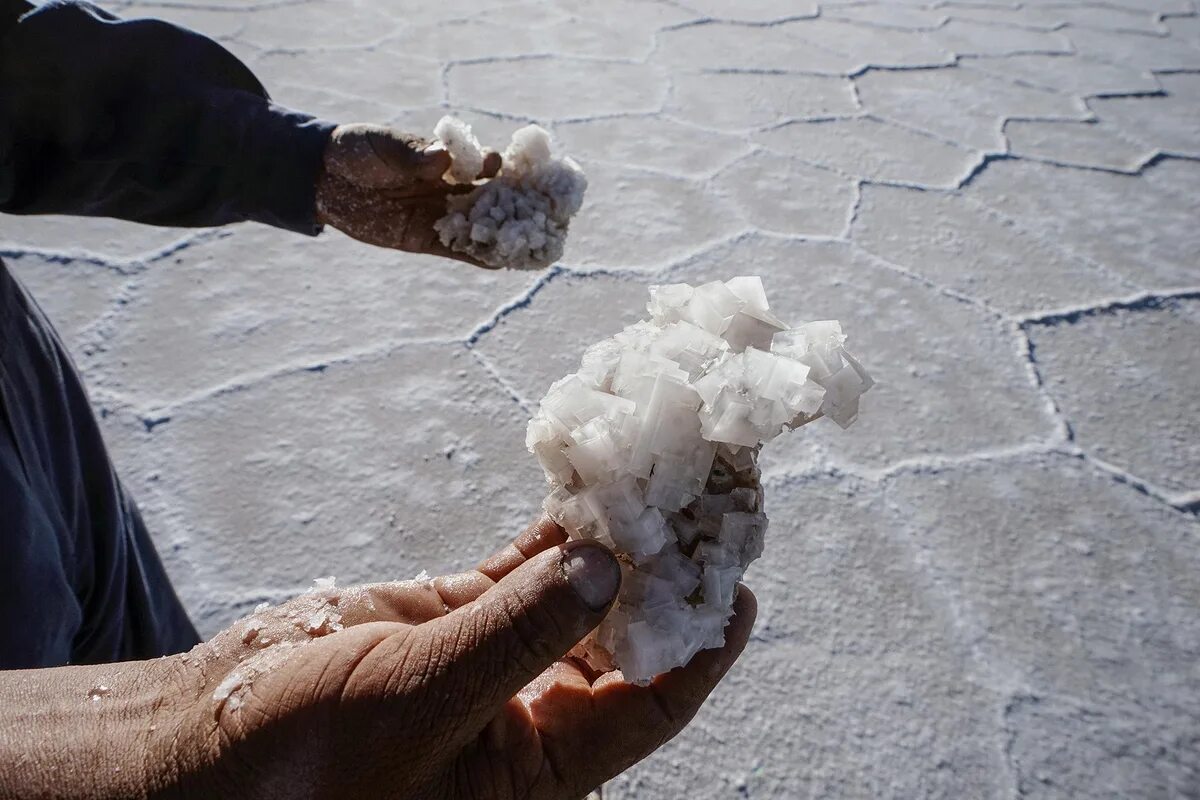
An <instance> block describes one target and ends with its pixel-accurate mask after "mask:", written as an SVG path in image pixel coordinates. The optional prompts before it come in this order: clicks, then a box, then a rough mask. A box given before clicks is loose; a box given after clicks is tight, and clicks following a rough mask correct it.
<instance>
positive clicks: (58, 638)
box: [0, 0, 333, 668]
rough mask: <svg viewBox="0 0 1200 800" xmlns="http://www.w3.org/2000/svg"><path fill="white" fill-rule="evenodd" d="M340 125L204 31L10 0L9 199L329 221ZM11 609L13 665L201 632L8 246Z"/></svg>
mask: <svg viewBox="0 0 1200 800" xmlns="http://www.w3.org/2000/svg"><path fill="white" fill-rule="evenodd" d="M332 129H333V125H332V124H330V123H327V122H322V121H319V120H315V119H313V118H312V117H309V116H306V115H303V114H299V113H296V112H293V111H289V110H288V109H285V108H281V107H279V106H276V105H273V104H272V103H271V102H270V99H269V97H268V96H267V93H266V91H265V90H264V89H263V87H262V85H261V84H260V83H259V82H258V80H257V79H256V78H255V77H254V75H253V74H252V73H251V72H250V70H249V69H247V68H246V67H245V65H243V64H242V63H241V62H240V61H238V59H237V58H235V57H234V56H233V55H231V54H230V53H229V52H228V51H226V50H225V49H224V48H222V47H221V46H220V45H218V44H216V43H215V42H213V41H211V40H209V39H207V38H205V37H203V36H200V35H199V34H196V33H193V32H191V31H188V30H185V29H183V28H180V27H177V26H175V25H171V24H169V23H166V22H162V21H158V20H127V21H123V20H120V19H118V18H116V17H114V16H113V15H112V14H109V13H108V12H105V11H103V10H101V9H99V8H96V7H95V6H92V5H89V4H87V3H82V2H61V1H60V0H54V2H50V3H47V4H45V5H41V6H36V7H35V6H32V5H30V4H29V3H26V2H24V1H23V0H0V212H5V213H10V214H50V213H54V214H79V215H90V216H107V217H118V218H121V219H128V220H134V221H137V222H144V223H149V224H158V225H183V226H208V225H221V224H225V223H230V222H240V221H245V220H252V221H257V222H263V223H267V224H270V225H275V226H278V227H282V228H287V229H289V230H293V231H297V232H301V233H306V234H315V233H317V232H318V231H319V226H318V225H316V223H315V220H314V214H315V212H314V192H315V186H316V177H317V172H318V170H319V169H320V165H321V159H322V155H323V152H324V149H325V145H326V142H327V141H328V137H329V133H330V131H331V130H332ZM69 230H70V229H69V228H66V229H64V236H68V235H69ZM0 616H2V617H3V619H4V620H5V622H4V624H0V668H16V667H42V666H54V665H60V664H67V663H87V662H103V661H116V660H123V659H132V658H149V657H153V656H158V655H163V654H167V653H172V652H178V651H180V650H185V649H187V648H189V647H191V646H192V645H193V644H195V643H196V642H197V641H198V638H197V636H196V631H195V629H194V628H193V627H192V625H191V623H190V622H189V621H188V618H187V615H186V613H185V612H184V610H183V608H182V606H181V605H180V603H179V600H178V599H177V598H176V596H175V593H174V590H173V589H172V588H171V585H170V583H169V581H168V580H167V577H166V574H165V573H164V572H163V568H162V565H161V563H160V561H159V559H158V556H157V554H156V553H155V551H154V547H153V545H152V544H151V542H150V539H149V537H148V536H147V533H146V529H145V526H144V525H143V524H142V520H141V517H140V515H139V514H138V511H137V508H136V507H135V505H134V504H133V501H132V500H131V499H130V498H129V495H128V494H127V493H126V491H125V490H124V488H123V487H122V486H121V483H120V481H119V480H118V478H117V476H116V474H115V472H114V470H113V467H112V463H111V462H110V460H109V458H108V454H107V451H106V450H105V447H104V443H103V441H102V439H101V436H100V430H99V427H98V425H97V423H96V420H95V419H94V417H93V416H92V411H91V408H90V406H89V404H88V399H87V395H86V393H85V391H84V389H83V386H82V384H81V382H80V380H79V377H78V375H77V374H76V371H75V369H74V367H73V366H72V364H71V360H70V358H69V356H68V355H67V353H66V350H65V348H64V347H63V344H62V342H61V341H60V339H59V338H58V336H57V334H56V333H55V332H54V329H53V327H52V326H51V324H50V322H49V321H48V320H47V319H46V317H45V316H44V315H43V314H42V312H41V310H40V309H39V308H38V307H37V305H36V303H35V302H34V301H33V299H32V298H31V297H30V296H29V295H28V293H27V292H25V291H24V290H23V289H22V287H21V286H20V285H19V284H18V283H17V281H16V280H15V278H14V277H13V276H12V275H11V274H10V273H9V272H8V270H7V268H6V267H4V266H3V264H2V263H0Z"/></svg>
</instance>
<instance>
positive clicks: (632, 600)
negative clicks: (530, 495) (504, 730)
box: [526, 276, 873, 683]
mask: <svg viewBox="0 0 1200 800" xmlns="http://www.w3.org/2000/svg"><path fill="white" fill-rule="evenodd" d="M647 310H648V311H649V313H650V315H651V318H650V319H649V320H644V321H642V322H638V323H634V324H633V325H630V326H628V327H626V328H625V329H624V330H622V331H621V332H619V333H617V334H616V335H614V336H613V337H611V338H609V339H605V340H603V341H601V342H597V343H596V344H594V345H592V346H591V347H589V348H588V349H587V351H586V352H585V353H584V355H583V359H582V363H581V366H580V369H579V372H577V373H575V374H572V375H568V376H567V377H566V378H563V379H562V380H560V381H557V382H556V383H555V384H554V385H553V386H551V387H550V389H549V390H548V391H547V392H546V395H545V397H543V398H542V401H541V404H540V406H539V408H538V412H537V414H536V415H535V417H534V418H533V419H532V420H531V421H530V423H529V428H528V431H527V436H526V446H527V447H528V448H529V450H530V451H531V452H532V453H534V454H535V455H536V456H537V458H538V461H539V462H540V463H541V465H542V468H543V470H544V472H545V474H546V479H547V481H548V482H549V484H550V487H551V488H550V492H549V494H548V495H547V496H546V499H545V501H544V503H543V506H544V508H545V510H546V513H547V514H549V515H550V517H551V518H553V519H554V520H555V521H556V522H558V523H559V524H560V525H562V526H563V527H564V528H565V529H566V530H567V533H568V534H569V535H570V536H571V537H572V538H575V539H579V538H592V539H596V540H597V541H600V542H601V543H603V544H604V545H606V546H607V547H610V548H612V549H613V550H614V551H615V552H616V553H617V556H618V559H619V560H620V561H621V562H622V572H623V575H624V581H623V583H622V587H621V592H620V595H619V597H618V599H617V602H616V604H615V605H614V606H613V608H612V610H611V611H610V612H609V614H608V616H607V617H606V618H605V620H604V621H603V622H602V623H601V624H600V626H599V627H598V628H597V629H596V630H595V631H593V633H592V634H591V635H590V636H589V637H588V638H587V639H585V640H584V641H583V642H582V643H581V644H580V646H579V648H578V650H577V655H578V656H580V657H581V658H584V659H585V660H587V661H588V663H589V664H591V665H592V666H593V667H594V668H596V669H612V668H620V669H621V671H622V672H623V673H624V675H625V678H626V679H627V680H630V681H634V682H637V683H645V682H647V681H649V680H650V679H651V678H653V677H654V676H655V675H657V674H659V673H661V672H664V671H666V670H669V669H671V668H672V667H676V666H679V665H681V664H684V663H687V661H689V660H690V659H691V658H692V656H694V655H695V654H696V653H697V652H698V651H699V650H701V649H704V648H709V647H719V646H721V644H723V643H724V641H725V639H724V628H725V624H726V622H728V620H729V617H730V615H731V614H732V613H733V612H732V604H733V596H734V592H735V587H736V586H737V582H738V580H740V579H741V577H742V575H743V573H744V572H745V570H746V568H747V567H748V566H749V565H750V563H751V562H752V561H754V560H755V559H757V558H758V557H759V556H760V555H761V554H762V550H763V536H764V534H765V532H766V528H767V517H766V515H765V514H764V513H763V511H762V508H763V492H762V485H761V482H760V478H759V471H758V453H759V449H760V448H761V445H762V443H763V442H766V441H770V440H771V439H773V438H775V437H776V436H778V435H779V434H780V433H782V432H783V431H784V430H787V429H790V428H795V427H799V426H800V425H804V424H806V423H808V422H811V421H813V420H815V419H817V418H819V417H821V416H828V417H830V418H831V419H833V420H834V421H835V422H837V423H838V424H840V425H842V426H843V427H845V426H846V425H849V424H850V423H851V422H853V421H854V419H855V417H856V416H857V414H858V406H859V397H860V396H861V395H862V394H863V393H864V392H866V391H867V390H868V389H870V388H871V386H872V385H873V382H872V380H871V378H870V376H869V375H868V374H867V372H866V371H865V370H864V369H863V368H862V365H860V364H859V363H858V361H857V360H855V359H854V357H853V356H851V355H850V354H849V353H847V352H846V351H845V348H844V343H845V336H844V335H843V334H842V329H841V326H840V324H838V323H837V322H836V321H822V322H812V323H807V324H805V325H801V326H799V327H796V328H789V327H788V326H787V325H786V324H784V323H783V322H781V321H779V319H778V318H777V317H776V316H775V315H774V314H773V313H772V312H771V310H770V308H769V306H768V305H767V297H766V292H765V291H764V290H763V287H762V282H761V280H760V279H758V278H756V277H752V276H740V277H737V278H733V279H731V280H729V281H726V282H724V283H722V282H720V281H713V282H710V283H706V284H704V285H702V286H699V287H692V286H689V285H688V284H683V283H679V284H670V285H666V286H653V287H651V288H650V302H649V303H648V304H647Z"/></svg>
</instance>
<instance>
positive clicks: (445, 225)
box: [433, 117, 587, 269]
mask: <svg viewBox="0 0 1200 800" xmlns="http://www.w3.org/2000/svg"><path fill="white" fill-rule="evenodd" d="M435 133H436V134H437V135H438V137H439V138H441V139H442V140H443V141H444V142H445V143H446V147H447V149H448V150H449V151H450V153H451V156H452V158H453V159H454V161H453V163H452V166H451V170H450V172H449V173H447V175H448V177H449V178H451V179H453V180H454V181H457V182H459V183H469V182H470V181H472V180H474V178H475V177H476V176H477V175H478V173H479V170H480V169H481V168H482V166H483V159H484V155H483V151H482V148H480V146H479V142H478V141H476V140H475V139H474V136H473V135H472V134H471V133H470V128H469V126H466V125H465V124H464V123H462V122H460V121H458V120H455V119H453V118H451V117H445V118H443V119H442V121H441V122H439V123H438V128H437V130H436V131H435ZM471 169H473V170H474V171H473V172H470V173H469V175H470V177H467V175H468V172H469V170H471ZM586 190H587V178H586V177H585V176H584V174H583V170H582V169H581V168H580V167H579V164H577V163H576V162H575V161H574V160H572V159H570V158H558V157H556V156H554V155H553V154H552V152H551V146H550V134H549V133H547V132H546V130H544V129H543V128H541V127H539V126H537V125H528V126H526V127H524V128H521V129H519V130H517V131H516V132H515V133H513V136H512V140H511V141H510V142H509V145H508V148H507V149H506V150H505V151H504V153H503V155H502V157H501V167H500V172H499V173H498V174H497V175H496V176H495V177H493V178H490V179H488V180H486V181H484V182H482V183H479V184H478V185H477V186H476V187H475V188H474V189H473V190H472V191H470V192H469V193H467V194H451V195H449V196H448V197H447V199H446V214H445V216H443V217H442V218H441V219H439V220H437V222H435V223H434V226H433V227H434V230H435V231H436V232H437V234H438V238H439V239H440V241H441V242H442V244H444V245H446V246H447V247H449V248H450V249H451V250H454V251H455V252H460V253H465V254H467V255H469V256H471V257H472V258H475V259H477V260H479V261H481V262H483V263H485V264H488V265H489V266H494V267H507V268H509V269H541V268H543V267H547V266H550V265H551V264H553V263H554V262H555V261H558V260H559V259H560V258H561V257H562V254H563V248H564V247H565V244H566V237H567V230H568V228H569V225H570V221H571V217H573V216H574V215H575V214H576V213H577V212H578V211H579V209H580V207H581V206H582V205H583V195H584V192H585V191H586Z"/></svg>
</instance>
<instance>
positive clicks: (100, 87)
mask: <svg viewBox="0 0 1200 800" xmlns="http://www.w3.org/2000/svg"><path fill="white" fill-rule="evenodd" d="M0 15H7V16H6V17H5V18H0V212H6V213H10V214H78V215H84V216H101V217H119V218H121V219H128V220H133V221H136V222H144V223H149V224H152V225H182V226H207V225H222V224H225V223H230V222H240V221H243V220H253V221H256V222H263V223H266V224H268V225H274V226H277V227H280V228H287V229H288V230H293V231H298V232H300V233H307V234H315V233H317V232H319V230H320V226H318V225H317V224H316V222H315V219H314V214H315V210H314V192H315V185H316V178H317V173H318V171H319V169H320V167H321V158H322V154H323V152H324V148H325V144H326V142H327V141H328V138H329V133H330V131H331V130H332V129H333V127H334V126H333V125H332V124H330V123H328V122H323V121H321V120H317V119H314V118H312V117H310V116H307V115H305V114H300V113H297V112H295V111H290V110H288V109H286V108H282V107H280V106H277V105H274V104H272V103H271V101H270V98H269V96H268V95H267V92H266V90H265V89H264V88H263V86H262V84H261V83H259V81H258V79H257V78H255V77H254V75H253V74H252V73H251V72H250V70H249V69H248V68H247V67H246V66H245V65H244V64H242V62H241V61H239V60H238V59H237V58H236V57H234V56H233V55H232V54H231V53H230V52H229V51H228V50H226V49H224V48H223V47H221V46H220V45H219V44H217V43H216V42H214V41H212V40H211V39H208V38H206V37H204V36H201V35H200V34H197V33H195V32H192V31H189V30H186V29H184V28H180V27H178V26H176V25H172V24H170V23H167V22H163V21H161V20H151V19H139V20H121V19H118V18H117V17H115V16H113V15H112V14H109V13H108V12H106V11H103V10H101V9H99V8H97V7H95V6H92V5H90V4H88V3H84V2H63V1H62V0H53V1H52V2H49V3H46V4H45V5H42V6H38V7H31V6H29V5H28V4H26V3H23V2H20V1H19V0H0Z"/></svg>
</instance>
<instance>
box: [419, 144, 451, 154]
mask: <svg viewBox="0 0 1200 800" xmlns="http://www.w3.org/2000/svg"><path fill="white" fill-rule="evenodd" d="M445 149H446V146H445V145H444V144H442V143H441V142H433V143H432V144H429V145H427V146H426V147H425V149H424V150H423V151H422V152H423V153H425V155H432V154H433V153H440V152H441V151H443V150H445Z"/></svg>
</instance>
